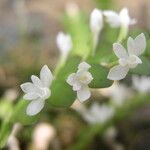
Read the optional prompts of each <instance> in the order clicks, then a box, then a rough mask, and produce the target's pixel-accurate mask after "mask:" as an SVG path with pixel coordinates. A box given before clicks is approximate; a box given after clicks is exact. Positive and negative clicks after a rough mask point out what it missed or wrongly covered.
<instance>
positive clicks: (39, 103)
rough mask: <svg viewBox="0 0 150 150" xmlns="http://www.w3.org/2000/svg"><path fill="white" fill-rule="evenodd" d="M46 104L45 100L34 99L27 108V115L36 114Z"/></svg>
mask: <svg viewBox="0 0 150 150" xmlns="http://www.w3.org/2000/svg"><path fill="white" fill-rule="evenodd" d="M44 104H45V101H44V100H33V101H32V102H31V103H29V105H28V106H27V109H26V113H27V115H29V116H33V115H36V114H37V113H39V112H40V111H41V110H42V108H43V107H44Z"/></svg>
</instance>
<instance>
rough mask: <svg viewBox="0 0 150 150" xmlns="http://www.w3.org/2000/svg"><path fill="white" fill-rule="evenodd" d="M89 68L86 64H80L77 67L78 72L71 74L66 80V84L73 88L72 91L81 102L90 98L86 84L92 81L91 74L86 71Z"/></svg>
mask: <svg viewBox="0 0 150 150" xmlns="http://www.w3.org/2000/svg"><path fill="white" fill-rule="evenodd" d="M90 67H91V66H90V65H89V64H87V63H86V62H82V63H80V64H79V66H78V71H77V72H76V73H72V74H70V75H69V77H68V78H67V83H68V84H70V85H71V86H73V90H74V91H77V98H78V99H79V100H80V101H81V102H83V101H85V100H87V99H88V98H90V96H91V92H90V89H89V87H88V84H89V83H90V82H91V81H92V80H93V77H92V74H91V73H90V72H89V71H88V70H89V68H90Z"/></svg>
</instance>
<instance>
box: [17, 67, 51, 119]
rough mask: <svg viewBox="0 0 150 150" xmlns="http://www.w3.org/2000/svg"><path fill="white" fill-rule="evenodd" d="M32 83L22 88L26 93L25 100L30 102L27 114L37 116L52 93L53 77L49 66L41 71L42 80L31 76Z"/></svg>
mask: <svg viewBox="0 0 150 150" xmlns="http://www.w3.org/2000/svg"><path fill="white" fill-rule="evenodd" d="M31 80H32V82H33V83H31V82H26V83H24V84H22V85H21V86H20V87H21V89H22V90H23V92H25V95H24V97H23V98H24V99H26V100H30V101H31V102H30V103H29V105H28V107H27V110H26V113H27V114H28V115H31V116H32V115H35V114H37V113H39V112H40V111H41V110H42V108H43V107H44V104H45V100H46V99H47V98H48V97H50V95H51V91H50V89H49V86H50V85H51V83H52V80H53V75H52V73H51V71H50V70H49V68H48V67H47V65H44V66H43V67H42V69H41V71H40V78H38V77H37V76H35V75H32V76H31Z"/></svg>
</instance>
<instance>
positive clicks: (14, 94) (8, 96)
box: [4, 89, 18, 102]
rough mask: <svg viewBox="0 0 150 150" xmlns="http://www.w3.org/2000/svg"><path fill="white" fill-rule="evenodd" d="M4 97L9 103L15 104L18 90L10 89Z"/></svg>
mask: <svg viewBox="0 0 150 150" xmlns="http://www.w3.org/2000/svg"><path fill="white" fill-rule="evenodd" d="M4 97H5V98H6V99H8V100H9V101H11V102H13V101H15V100H16V99H17V97H18V92H17V90H16V89H8V90H7V91H6V92H5V94H4Z"/></svg>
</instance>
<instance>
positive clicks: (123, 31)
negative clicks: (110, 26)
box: [117, 26, 128, 43]
mask: <svg viewBox="0 0 150 150" xmlns="http://www.w3.org/2000/svg"><path fill="white" fill-rule="evenodd" d="M127 35H128V27H126V26H121V27H120V32H119V36H118V39H117V42H120V43H121V42H122V41H123V40H124V39H125V38H126V37H127Z"/></svg>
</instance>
